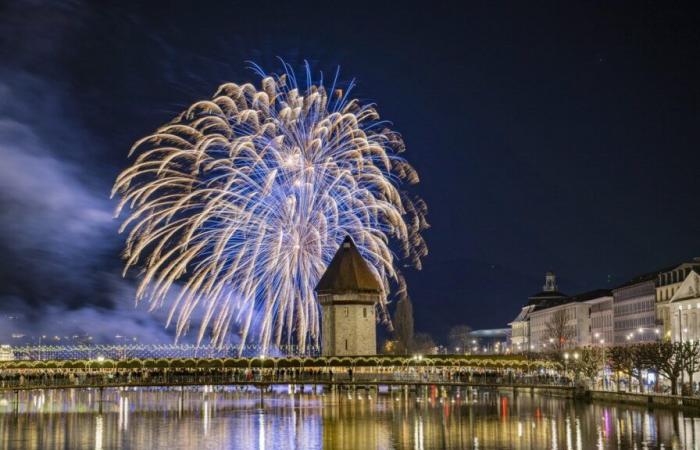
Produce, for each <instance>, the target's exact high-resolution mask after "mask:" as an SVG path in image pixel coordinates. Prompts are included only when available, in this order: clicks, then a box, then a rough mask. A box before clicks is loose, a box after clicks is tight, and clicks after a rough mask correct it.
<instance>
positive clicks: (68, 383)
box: [0, 369, 571, 391]
mask: <svg viewBox="0 0 700 450" xmlns="http://www.w3.org/2000/svg"><path fill="white" fill-rule="evenodd" d="M273 384H323V385H346V384H355V385H356V384H375V385H413V384H437V385H465V386H468V385H471V386H513V387H518V386H556V387H570V386H571V381H570V380H568V379H566V378H559V377H542V376H530V375H527V376H501V375H486V374H477V373H469V372H463V373H454V374H450V373H447V374H446V373H442V372H428V371H401V372H397V373H354V372H352V370H339V371H335V372H334V371H308V372H305V371H298V370H297V371H295V370H290V371H285V370H274V371H271V370H268V371H259V370H238V369H233V370H218V369H217V370H208V371H192V370H177V369H176V370H158V371H151V370H135V371H108V372H104V371H103V372H98V371H88V372H83V371H71V372H67V373H48V372H38V373H31V374H27V373H3V374H0V390H6V391H7V390H28V389H55V388H81V387H93V388H102V387H129V386H191V385H199V386H201V385H273Z"/></svg>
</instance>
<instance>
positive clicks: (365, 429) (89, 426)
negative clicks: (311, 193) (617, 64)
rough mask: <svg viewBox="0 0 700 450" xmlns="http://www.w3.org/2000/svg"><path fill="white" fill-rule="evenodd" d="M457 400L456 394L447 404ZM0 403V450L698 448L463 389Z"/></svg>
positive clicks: (688, 425) (683, 433)
mask: <svg viewBox="0 0 700 450" xmlns="http://www.w3.org/2000/svg"><path fill="white" fill-rule="evenodd" d="M458 394H459V395H458ZM19 398H20V403H19V406H18V411H19V413H18V414H16V413H15V412H14V411H15V405H14V394H12V393H10V394H2V395H0V448H2V449H5V448H7V449H20V448H21V449H28V450H33V449H37V450H38V449H59V448H71V449H73V448H86V449H110V448H153V449H158V448H160V449H188V448H195V449H197V450H208V449H218V448H232V449H245V450H250V449H255V448H257V449H321V448H332V449H338V450H344V449H374V448H376V449H386V450H388V449H397V450H430V449H436V448H445V449H461V448H471V449H499V450H500V449H504V450H505V449H513V450H531V449H551V450H559V449H566V450H573V449H576V450H587V449H590V448H598V449H601V450H603V449H646V448H649V449H651V448H664V449H669V450H673V449H678V450H680V449H700V418H698V417H697V416H696V415H692V414H688V413H679V412H672V411H664V410H656V411H647V410H646V409H644V408H637V407H633V406H611V405H597V404H585V403H574V402H571V401H567V400H565V399H560V398H551V397H539V396H531V395H529V394H528V395H525V394H519V395H517V396H512V395H510V394H507V393H500V394H495V393H493V392H490V393H489V392H474V391H471V390H470V391H464V390H463V391H462V392H457V391H445V392H440V394H439V396H437V395H436V391H432V392H431V391H430V390H425V391H423V392H420V393H418V394H415V393H412V392H408V391H406V390H400V391H398V390H397V391H393V392H387V391H386V390H382V391H380V392H379V393H377V392H376V391H375V392H366V391H362V392H359V391H358V392H354V393H352V392H351V393H347V392H332V391H331V392H326V393H318V394H317V393H314V392H312V391H311V390H309V389H307V390H306V393H303V392H302V390H301V389H293V388H292V389H290V388H288V387H286V386H285V387H284V388H281V389H280V390H279V392H273V393H266V394H265V400H264V408H262V409H261V408H260V396H259V393H258V392H241V391H239V390H234V389H229V390H225V391H221V390H217V389H215V388H211V387H209V388H207V389H206V392H203V391H201V390H200V391H195V390H188V389H185V390H184V392H180V391H179V390H174V391H158V390H126V389H124V390H105V391H104V395H103V403H102V413H99V411H100V410H99V402H98V399H99V396H98V395H97V393H96V392H90V391H85V390H68V391H45V392H41V391H33V392H23V393H21V394H20V397H19Z"/></svg>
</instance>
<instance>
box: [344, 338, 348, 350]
mask: <svg viewBox="0 0 700 450" xmlns="http://www.w3.org/2000/svg"><path fill="white" fill-rule="evenodd" d="M347 349H348V340H347V339H345V350H347Z"/></svg>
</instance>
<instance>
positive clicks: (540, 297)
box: [509, 258, 700, 352]
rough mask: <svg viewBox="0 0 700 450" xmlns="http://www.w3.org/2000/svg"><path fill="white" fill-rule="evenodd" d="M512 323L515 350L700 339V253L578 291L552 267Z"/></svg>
mask: <svg viewBox="0 0 700 450" xmlns="http://www.w3.org/2000/svg"><path fill="white" fill-rule="evenodd" d="M509 326H510V328H511V349H512V351H513V352H524V351H537V352H543V351H550V350H562V349H566V348H576V347H581V346H587V345H593V346H610V345H626V344H632V343H641V342H651V341H655V340H659V339H669V340H672V341H682V340H697V339H700V258H694V259H693V260H692V261H689V262H684V263H681V264H676V265H674V266H672V267H668V268H665V269H661V270H658V271H655V272H651V273H647V274H644V275H640V276H637V277H634V278H632V279H631V280H629V281H628V282H626V283H623V284H622V285H620V286H617V287H615V288H613V289H611V290H606V289H599V290H594V291H590V292H585V293H582V294H578V295H574V296H569V295H566V294H564V293H562V292H560V291H559V289H558V286H557V283H556V276H555V274H554V273H552V272H547V274H546V275H545V284H544V286H543V289H542V291H540V292H538V293H536V294H534V295H532V296H530V297H529V298H528V302H527V303H526V304H525V305H524V306H523V307H522V308H521V310H520V313H519V314H518V315H517V316H516V318H515V319H514V320H513V321H512V322H510V324H509Z"/></svg>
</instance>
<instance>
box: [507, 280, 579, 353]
mask: <svg viewBox="0 0 700 450" xmlns="http://www.w3.org/2000/svg"><path fill="white" fill-rule="evenodd" d="M566 298H567V296H566V294H562V293H561V292H559V290H558V288H557V277H556V275H555V274H554V273H553V272H547V273H546V274H545V281H544V286H543V287H542V291H540V292H538V293H536V294H533V295H531V296H530V297H528V302H527V304H526V305H525V306H523V308H522V309H521V311H520V314H518V316H517V317H516V318H515V319H513V321H511V322H510V323H509V324H508V325H509V326H510V328H511V337H510V339H511V349H512V351H513V352H514V353H518V352H524V351H528V350H536V348H535V346H534V345H533V343H532V342H531V341H532V339H531V329H530V315H531V314H532V313H533V312H534V311H535V310H536V309H544V308H547V307H549V306H553V305H557V304H560V303H562V302H563V301H564V300H565V299H566Z"/></svg>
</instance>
